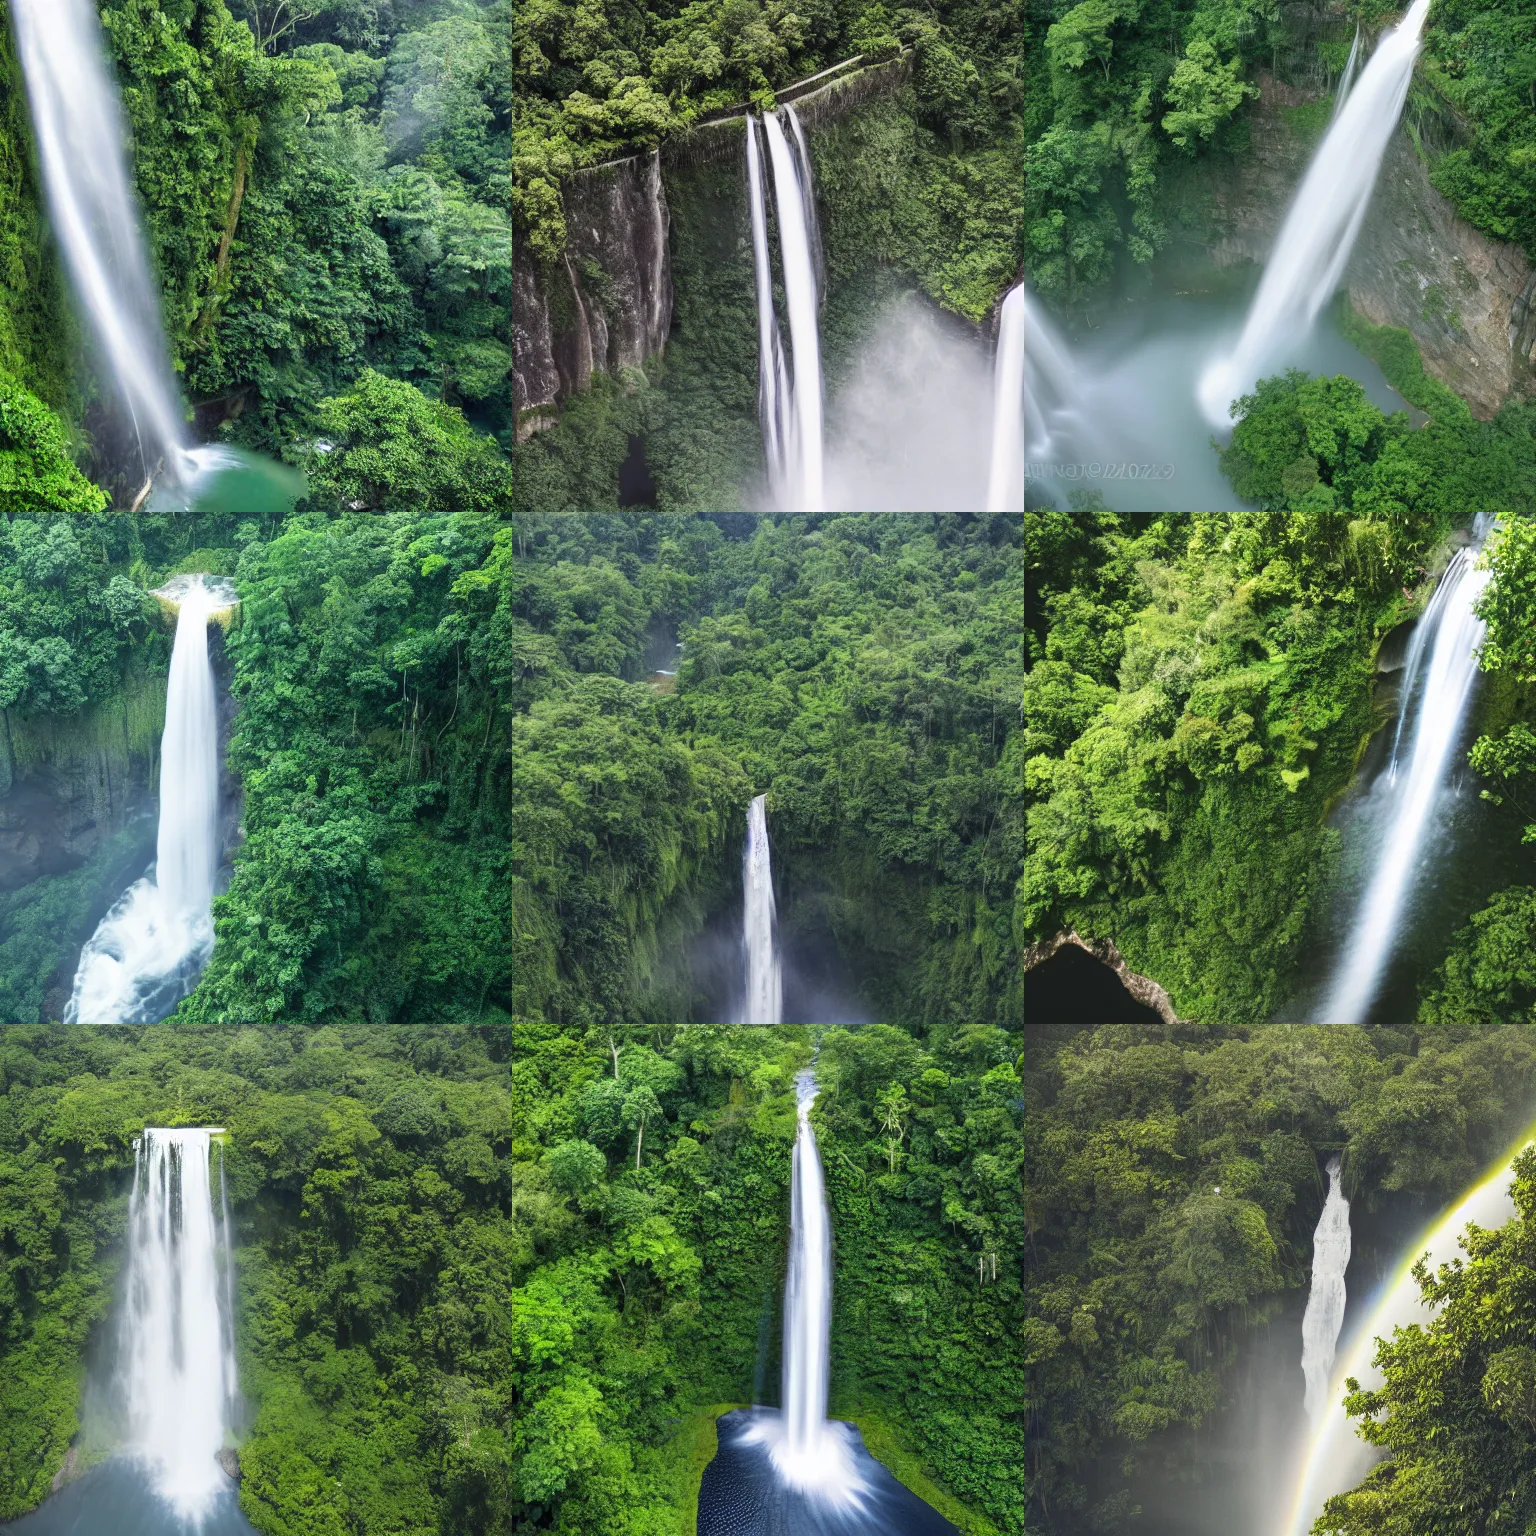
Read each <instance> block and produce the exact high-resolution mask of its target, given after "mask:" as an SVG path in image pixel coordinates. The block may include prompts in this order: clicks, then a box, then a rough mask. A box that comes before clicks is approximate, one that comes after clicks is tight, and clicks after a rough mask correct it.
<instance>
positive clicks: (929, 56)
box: [512, 0, 1024, 275]
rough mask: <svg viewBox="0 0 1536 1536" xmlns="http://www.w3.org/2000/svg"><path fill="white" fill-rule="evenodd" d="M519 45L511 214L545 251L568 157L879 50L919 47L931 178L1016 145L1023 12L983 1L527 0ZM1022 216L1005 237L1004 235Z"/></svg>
mask: <svg viewBox="0 0 1536 1536" xmlns="http://www.w3.org/2000/svg"><path fill="white" fill-rule="evenodd" d="M512 46H513V65H514V68H515V70H516V72H517V78H518V80H519V82H520V83H521V85H522V87H523V89H522V91H521V93H520V95H519V99H518V103H517V108H516V119H515V123H514V130H513V212H514V219H515V221H516V228H517V229H518V231H519V233H520V234H521V235H522V236H523V237H524V238H526V240H527V241H528V245H529V248H530V250H531V251H532V252H533V254H534V255H535V256H536V257H537V258H538V259H539V260H541V261H544V262H550V261H553V260H555V259H556V258H557V257H558V256H559V254H560V251H561V249H562V248H563V246H564V241H565V225H564V216H563V213H562V210H561V204H560V192H559V187H560V181H561V178H562V177H564V176H567V175H569V174H570V172H571V171H572V170H574V169H576V168H577V167H579V166H584V165H591V164H594V163H596V162H597V161H599V160H605V159H611V158H613V157H614V156H616V155H618V154H620V153H622V152H623V151H624V150H625V149H627V148H632V147H649V146H653V145H655V144H658V143H660V142H661V140H662V139H663V138H665V137H666V136H668V135H669V134H675V133H678V132H681V131H683V130H685V129H686V128H687V127H688V126H689V125H690V124H692V123H693V122H695V121H697V120H698V118H699V116H700V115H701V114H704V113H708V112H710V111H712V110H714V109H717V108H724V107H733V106H739V105H741V104H742V103H743V102H751V103H753V104H754V105H756V106H757V107H759V108H761V107H764V106H772V104H773V92H774V90H775V89H776V88H777V89H782V88H783V87H785V86H787V85H789V84H791V83H793V82H794V81H797V80H800V79H803V78H806V77H808V76H810V75H814V74H816V73H818V72H819V71H821V70H823V69H827V68H829V67H831V66H832V65H834V64H838V63H841V62H843V61H844V60H846V59H849V58H852V57H853V56H855V55H860V56H862V57H863V58H864V59H865V61H866V62H875V61H879V60H882V59H887V58H891V57H893V56H894V55H895V54H896V53H898V52H899V51H900V50H901V49H903V48H906V49H909V50H910V51H911V53H912V56H913V60H914V71H915V80H916V86H917V99H916V102H915V106H916V120H917V123H918V125H919V131H920V132H921V133H922V135H923V136H924V138H925V139H926V140H929V141H931V142H932V144H933V147H934V149H935V150H936V151H938V153H936V154H935V155H934V157H933V160H934V164H933V166H932V174H933V175H934V176H937V177H943V176H948V177H949V178H950V179H954V178H956V177H959V178H960V179H962V180H963V179H964V176H965V171H966V168H967V167H968V166H969V165H970V164H971V161H970V159H969V157H967V156H966V155H965V154H964V153H963V151H964V150H966V149H967V148H974V147H977V146H981V145H986V144H989V143H990V144H994V145H997V146H1001V147H1008V146H1011V143H1012V140H1013V138H1014V135H1015V132H1016V129H1017V126H1018V122H1019V114H1020V111H1021V108H1022V105H1023V94H1024V83H1023V68H1024V63H1023V38H1022V34H1021V31H1020V28H1019V25H1018V22H1017V19H1016V16H1015V14H1014V12H1013V11H1012V9H1011V8H1010V7H1008V6H1006V5H1004V6H998V5H992V4H987V3H984V0H939V3H938V4H937V5H930V6H928V7H926V8H923V9H917V8H905V9H903V8H888V7H886V6H885V5H881V4H871V5H861V4H856V3H853V0H841V3H839V0H811V3H810V4H795V5H790V4H788V3H786V0H769V3H768V4H767V5H761V4H759V3H758V0H694V3H692V4H689V5H686V6H683V7H677V6H675V5H670V4H659V3H646V4H643V5H639V6H630V5H618V4H608V3H603V0H600V3H598V4H586V3H583V4H577V3H575V0H532V3H531V4H528V5H525V6H523V7H521V8H520V9H519V10H518V13H517V15H516V16H515V18H514V21H513V45H512ZM1013 223H1014V221H1013V220H1012V219H1010V220H1009V221H1008V225H1007V227H1006V228H1005V229H1004V230H1002V231H999V232H998V233H999V234H1000V236H1002V237H1003V238H1005V239H1008V240H1011V239H1012V236H1013V232H1014V231H1013ZM1015 264H1016V263H1015ZM1007 270H1011V268H1010V269H1007ZM1004 275H1006V272H1005V274H1004Z"/></svg>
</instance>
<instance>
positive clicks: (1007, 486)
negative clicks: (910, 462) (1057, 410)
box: [987, 283, 1025, 512]
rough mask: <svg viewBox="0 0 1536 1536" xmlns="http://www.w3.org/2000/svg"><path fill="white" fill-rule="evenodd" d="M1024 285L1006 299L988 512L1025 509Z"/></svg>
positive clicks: (995, 374)
mask: <svg viewBox="0 0 1536 1536" xmlns="http://www.w3.org/2000/svg"><path fill="white" fill-rule="evenodd" d="M1024 313H1025V311H1024V285H1023V283H1020V284H1019V285H1018V286H1017V287H1016V288H1012V289H1010V290H1009V292H1008V296H1007V297H1006V298H1005V299H1004V300H1003V308H1002V314H1001V315H1000V317H999V320H998V327H997V357H996V360H995V361H994V363H993V369H992V465H991V469H990V471H989V473H988V476H987V511H989V512H1019V511H1022V510H1023V507H1024Z"/></svg>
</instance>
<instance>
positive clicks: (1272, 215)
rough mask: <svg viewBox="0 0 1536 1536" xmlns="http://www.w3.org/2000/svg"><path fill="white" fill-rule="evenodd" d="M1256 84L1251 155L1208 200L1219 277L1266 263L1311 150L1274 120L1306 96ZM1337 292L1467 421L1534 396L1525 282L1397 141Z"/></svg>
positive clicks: (1528, 274) (1511, 256)
mask: <svg viewBox="0 0 1536 1536" xmlns="http://www.w3.org/2000/svg"><path fill="white" fill-rule="evenodd" d="M1258 79H1259V85H1260V87H1261V90H1262V92H1263V94H1262V96H1261V98H1260V100H1259V101H1258V102H1256V103H1255V104H1254V108H1253V117H1252V124H1251V127H1252V146H1253V148H1252V153H1251V155H1249V156H1246V157H1245V158H1244V159H1243V160H1242V161H1240V162H1238V163H1236V164H1233V165H1229V166H1228V167H1226V168H1225V169H1224V170H1222V171H1221V172H1219V173H1218V174H1217V175H1216V177H1215V181H1214V185H1213V188H1212V191H1213V194H1214V198H1215V204H1216V209H1217V222H1216V228H1215V230H1214V231H1213V234H1212V237H1211V242H1210V246H1211V254H1212V255H1213V256H1214V258H1215V259H1216V261H1217V262H1218V263H1220V264H1222V265H1226V264H1229V263H1231V262H1235V261H1241V260H1250V261H1257V262H1262V261H1263V260H1265V259H1266V258H1267V257H1268V255H1269V252H1270V248H1271V247H1272V246H1273V244H1274V240H1275V236H1276V235H1277V234H1278V232H1279V228H1280V224H1281V221H1282V220H1283V219H1284V217H1285V214H1286V211H1287V209H1288V208H1289V206H1290V201H1291V196H1292V193H1293V192H1294V191H1295V189H1296V185H1297V183H1298V182H1299V181H1300V179H1301V176H1302V173H1303V171H1304V170H1305V168H1306V165H1307V161H1308V160H1309V159H1310V157H1311V154H1312V151H1313V149H1314V147H1315V146H1314V145H1313V144H1312V143H1309V142H1307V141H1305V140H1303V139H1302V138H1301V137H1299V136H1298V135H1297V134H1295V133H1294V132H1292V130H1291V127H1290V125H1289V123H1288V122H1287V121H1286V117H1285V112H1284V109H1285V108H1288V107H1294V106H1299V105H1302V104H1304V103H1305V102H1308V101H1310V100H1312V99H1314V98H1313V97H1312V95H1311V94H1310V93H1303V92H1299V91H1297V90H1295V89H1294V88H1292V87H1288V86H1286V85H1284V84H1283V83H1282V82H1279V81H1276V80H1274V79H1272V78H1271V77H1269V76H1266V75H1260V76H1259V77H1258ZM1345 281H1346V283H1347V285H1348V288H1349V296H1350V300H1351V302H1352V303H1353V305H1354V307H1355V309H1356V310H1358V311H1359V313H1360V314H1362V315H1364V316H1365V318H1366V319H1368V320H1370V321H1371V322H1372V323H1373V324H1375V325H1392V326H1397V327H1400V328H1402V329H1404V330H1407V331H1409V332H1411V333H1412V335H1413V338H1414V340H1415V341H1416V342H1417V343H1418V345H1419V350H1420V352H1421V353H1422V354H1423V357H1424V366H1425V368H1426V369H1427V370H1428V372H1430V373H1431V374H1433V375H1434V376H1435V377H1436V378H1438V379H1440V380H1441V381H1442V382H1443V383H1445V384H1448V385H1449V386H1450V387H1451V388H1452V389H1454V390H1455V391H1456V392H1457V393H1458V394H1459V395H1461V396H1462V397H1463V398H1464V399H1465V400H1466V401H1467V403H1468V404H1469V405H1470V406H1471V408H1472V410H1473V411H1474V413H1475V414H1477V415H1478V416H1481V417H1484V418H1486V417H1489V416H1492V415H1493V414H1494V412H1495V411H1497V410H1498V408H1499V406H1500V405H1502V404H1503V403H1504V401H1505V400H1507V399H1508V398H1509V397H1510V396H1511V395H1529V394H1533V393H1536V274H1533V272H1532V269H1531V265H1530V263H1529V262H1528V261H1527V259H1526V257H1525V253H1524V252H1523V251H1521V250H1520V249H1519V247H1517V246H1513V245H1506V244H1504V243H1503V242H1501V241H1498V240H1492V239H1490V238H1489V237H1488V236H1486V235H1484V234H1481V233H1480V232H1479V231H1478V230H1476V229H1474V228H1473V227H1472V226H1471V225H1470V224H1468V223H1467V222H1466V220H1465V219H1463V218H1461V217H1460V216H1459V215H1458V214H1457V213H1456V210H1455V209H1454V208H1453V207H1452V206H1451V204H1450V203H1449V202H1448V201H1447V200H1446V199H1445V198H1443V197H1442V196H1441V195H1440V194H1439V193H1438V192H1437V191H1435V189H1434V188H1433V187H1432V186H1431V185H1430V182H1429V171H1428V168H1427V167H1426V166H1425V164H1424V162H1423V161H1422V160H1421V159H1420V158H1419V155H1418V153H1417V152H1416V150H1415V149H1414V145H1413V142H1412V140H1411V139H1410V138H1409V136H1408V134H1407V133H1406V131H1402V130H1400V131H1399V132H1398V133H1396V134H1395V135H1394V136H1393V138H1392V142H1391V144H1390V145H1389V146H1388V149H1387V154H1386V157H1385V159H1384V160H1383V162H1382V168H1381V175H1380V177H1379V178H1378V180H1377V184H1376V194H1375V196H1374V197H1373V198H1372V200H1371V206H1370V209H1369V211H1368V213H1367V215H1366V219H1365V223H1364V224H1363V226H1362V227H1361V230H1360V236H1359V239H1358V241H1357V242H1356V245H1355V250H1354V254H1353V256H1352V257H1351V258H1350V263H1349V267H1348V269H1347V271H1346V274H1345Z"/></svg>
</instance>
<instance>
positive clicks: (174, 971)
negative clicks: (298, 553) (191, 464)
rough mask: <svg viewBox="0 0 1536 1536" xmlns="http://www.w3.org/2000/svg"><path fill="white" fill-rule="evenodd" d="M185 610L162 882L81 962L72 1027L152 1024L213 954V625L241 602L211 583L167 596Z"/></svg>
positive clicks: (163, 760)
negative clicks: (216, 617)
mask: <svg viewBox="0 0 1536 1536" xmlns="http://www.w3.org/2000/svg"><path fill="white" fill-rule="evenodd" d="M159 595H160V596H162V597H165V598H166V599H167V600H168V601H175V602H177V603H179V609H178V612H177V617H176V642H175V645H174V647H173V649H172V651H171V673H170V680H169V684H168V687H167V690H166V699H165V732H164V734H163V736H162V737H161V740H160V825H159V832H158V835H157V838H156V844H155V871H154V875H153V878H151V877H150V876H148V875H146V876H145V877H144V878H143V879H141V880H136V881H135V882H134V883H133V884H132V885H131V886H129V887H128V889H127V890H126V891H125V892H124V893H123V895H122V896H121V897H120V898H119V899H118V901H117V903H116V904H115V905H114V906H113V908H112V910H111V911H110V912H108V913H107V915H106V916H105V917H104V918H103V919H102V920H101V923H100V925H99V926H98V927H97V929H96V932H95V933H94V934H92V935H91V937H90V939H89V941H88V942H87V943H86V945H85V948H84V949H83V950H82V951H81V954H80V964H79V967H78V968H77V970H76V971H75V985H74V991H73V994H72V996H71V997H70V1000H69V1003H68V1005H67V1006H66V1007H65V1010H64V1022H65V1023H66V1024H143V1023H153V1022H154V1021H155V1020H157V1019H160V1018H163V1017H164V1016H165V1014H167V1013H169V1012H170V1010H171V1008H173V1007H174V1006H175V1004H176V1002H177V1001H178V1000H179V999H180V998H181V997H183V996H185V995H186V993H187V992H188V991H190V990H191V987H192V985H193V983H195V981H196V979H197V976H198V974H199V973H200V972H201V970H202V968H203V966H204V965H206V964H207V962H208V956H209V955H210V954H211V953H212V950H213V886H214V879H215V877H216V875H217V873H218V866H219V839H218V801H219V761H218V734H219V733H218V713H217V710H216V708H215V699H214V686H213V667H212V665H211V663H210V661H209V658H208V621H209V619H210V617H211V616H212V615H213V614H214V613H216V612H218V611H219V610H221V609H224V608H227V607H229V606H230V604H231V602H232V601H233V598H234V593H233V590H232V589H231V588H229V587H228V586H227V585H225V584H222V583H213V582H210V581H209V579H208V578H206V577H202V576H195V577H181V578H177V580H176V581H175V582H173V583H172V584H171V585H170V586H167V587H165V588H162V589H161V592H160V594H159Z"/></svg>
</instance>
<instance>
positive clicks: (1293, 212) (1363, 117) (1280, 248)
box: [1199, 0, 1431, 427]
mask: <svg viewBox="0 0 1536 1536" xmlns="http://www.w3.org/2000/svg"><path fill="white" fill-rule="evenodd" d="M1430 4H1431V0H1413V5H1412V7H1411V9H1410V10H1409V12H1408V14H1407V15H1406V16H1405V17H1404V18H1403V20H1402V22H1401V23H1400V24H1399V25H1398V26H1397V27H1395V28H1393V30H1392V31H1390V32H1388V33H1386V34H1385V35H1384V36H1383V37H1382V39H1381V41H1380V42H1379V43H1378V44H1377V45H1376V51H1375V52H1374V53H1373V54H1372V55H1371V60H1370V63H1369V64H1367V65H1366V66H1365V69H1364V70H1363V71H1362V72H1361V75H1360V79H1359V81H1358V82H1357V83H1356V84H1355V86H1354V88H1353V89H1352V90H1350V92H1349V93H1348V95H1347V96H1346V98H1345V100H1344V104H1343V106H1342V107H1341V108H1340V110H1339V114H1338V117H1337V118H1336V119H1335V121H1334V123H1333V125H1332V127H1330V128H1329V130H1328V133H1327V136H1326V137H1325V138H1324V139H1323V142H1322V144H1321V146H1320V147H1319V148H1318V151H1317V154H1316V155H1315V156H1314V157H1313V160H1312V163H1311V165H1310V166H1308V168H1307V174H1306V176H1305V177H1304V178H1303V180H1302V183H1301V187H1300V189H1299V190H1298V191H1297V193H1296V197H1295V200H1294V201H1293V202H1292V203H1291V207H1290V211H1289V212H1288V213H1287V214H1286V216H1285V223H1284V224H1283V225H1282V226H1281V229H1280V236H1279V239H1278V240H1277V241H1276V242H1275V249H1274V252H1273V253H1272V254H1271V256H1270V258H1269V262H1268V264H1267V265H1266V267H1265V268H1264V276H1263V278H1262V279H1261V280H1260V282H1259V291H1258V292H1257V293H1256V294H1255V295H1254V300H1253V304H1252V307H1251V308H1250V309H1249V311H1248V318H1247V321H1246V323H1245V324H1244V326H1243V331H1242V335H1241V337H1240V338H1239V339H1238V343H1237V346H1236V348H1235V349H1234V351H1233V352H1232V353H1231V355H1230V356H1228V357H1226V358H1223V359H1221V360H1219V361H1217V362H1215V363H1213V364H1211V366H1210V367H1209V368H1207V369H1206V371H1205V373H1204V375H1203V376H1202V377H1201V380H1200V386H1199V398H1200V406H1201V409H1202V410H1203V411H1204V412H1205V415H1206V417H1207V419H1208V420H1209V421H1210V422H1211V423H1212V425H1214V426H1218V427H1222V426H1229V425H1230V424H1231V415H1230V411H1229V407H1230V405H1231V403H1232V401H1233V400H1235V399H1236V398H1237V397H1238V396H1239V395H1242V394H1244V393H1246V392H1247V391H1248V390H1251V389H1252V388H1253V386H1254V385H1255V384H1256V383H1257V382H1258V380H1259V378H1260V376H1261V375H1262V374H1264V373H1265V372H1266V370H1268V369H1270V368H1272V367H1273V366H1274V365H1275V364H1276V362H1277V361H1279V360H1281V359H1283V358H1284V357H1285V355H1286V354H1287V353H1288V352H1289V351H1290V350H1291V349H1293V348H1294V347H1295V346H1296V344H1297V342H1298V341H1299V340H1300V339H1301V338H1303V337H1305V336H1306V334H1307V333H1308V332H1309V331H1310V330H1311V327H1312V322H1313V321H1314V320H1315V319H1316V318H1317V315H1318V312H1319V311H1320V310H1321V309H1322V307H1323V305H1324V304H1326V303H1327V302H1328V300H1329V299H1330V298H1332V296H1333V293H1334V290H1335V289H1336V288H1337V287H1338V284H1339V279H1340V278H1341V277H1342V276H1343V275H1344V267H1345V265H1346V264H1347V263H1348V261H1349V255H1350V252H1351V250H1353V248H1354V244H1355V237H1356V236H1357V235H1358V234H1359V232H1360V225H1361V223H1362V222H1363V221H1364V219H1365V213H1366V208H1367V207H1368V206H1369V204H1370V200H1371V193H1372V191H1373V190H1374V189H1375V186H1376V177H1377V173H1378V172H1379V171H1380V169H1381V159H1382V156H1383V155H1384V154H1385V153H1386V148H1387V142H1388V140H1389V139H1390V138H1391V137H1392V134H1393V131H1394V130H1395V129H1396V127H1397V121H1398V118H1399V117H1400V116H1401V115H1402V110H1403V103H1404V101H1405V100H1406V99H1407V96H1408V82H1409V80H1410V79H1411V77H1412V75H1413V66H1414V61H1415V60H1416V59H1417V58H1418V53H1419V33H1420V31H1421V30H1422V29H1423V26H1424V18H1425V17H1426V16H1427V15H1428V14H1429V7H1430Z"/></svg>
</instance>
